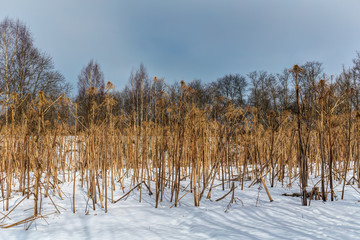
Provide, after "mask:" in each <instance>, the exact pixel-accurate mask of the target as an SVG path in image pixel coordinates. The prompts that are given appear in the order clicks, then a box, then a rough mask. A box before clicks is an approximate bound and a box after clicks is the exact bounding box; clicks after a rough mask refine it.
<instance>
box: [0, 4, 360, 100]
mask: <svg viewBox="0 0 360 240" xmlns="http://www.w3.org/2000/svg"><path fill="white" fill-rule="evenodd" d="M0 6H1V7H0V21H1V20H2V19H4V18H5V17H10V18H13V19H20V20H21V21H23V22H24V23H25V24H26V25H27V26H28V27H29V29H30V30H31V32H32V36H33V38H34V43H35V46H36V47H38V48H39V49H41V50H42V51H44V52H46V53H48V54H49V55H50V56H51V57H52V58H53V60H54V63H55V67H56V69H57V70H59V71H60V72H61V73H62V74H63V75H64V76H65V78H66V80H67V81H68V82H70V83H71V84H72V85H73V87H74V90H73V93H75V92H76V83H77V77H78V75H79V73H80V71H81V69H82V68H83V67H84V66H86V65H87V63H88V62H89V61H90V60H91V59H95V60H96V61H97V62H98V63H99V64H100V66H101V69H102V70H103V72H104V75H105V81H111V82H112V83H113V84H114V85H115V87H116V88H117V89H118V90H121V89H122V88H123V87H124V86H125V85H126V84H127V83H128V79H129V76H130V73H131V71H135V70H136V69H137V68H138V67H139V65H140V64H141V63H143V64H144V65H145V67H146V68H147V70H148V73H149V76H150V77H151V78H152V77H154V76H157V77H160V78H164V79H165V81H166V82H168V83H173V82H175V81H180V80H185V81H186V82H190V81H192V80H193V79H201V80H202V81H203V82H205V83H206V82H211V81H215V80H216V79H218V78H219V77H222V76H223V75H225V74H228V73H239V74H243V75H246V74H247V73H249V72H251V71H254V70H264V71H268V72H270V73H279V72H281V71H282V70H283V69H284V68H286V67H288V68H289V67H291V66H293V65H294V64H304V63H305V62H306V61H319V62H322V63H323V67H324V71H325V72H326V73H327V74H328V75H336V74H338V73H340V72H341V70H342V68H343V66H345V67H349V66H351V65H352V59H353V58H355V57H356V51H360V29H359V28H360V25H359V23H360V14H359V13H358V12H359V9H360V1H358V0H346V1H338V0H271V1H269V0H221V1H220V0H62V1H60V0H58V1H55V0H53V1H49V0H32V1H29V0H11V1H9V0H0Z"/></svg>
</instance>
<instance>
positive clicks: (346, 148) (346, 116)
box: [0, 82, 360, 227]
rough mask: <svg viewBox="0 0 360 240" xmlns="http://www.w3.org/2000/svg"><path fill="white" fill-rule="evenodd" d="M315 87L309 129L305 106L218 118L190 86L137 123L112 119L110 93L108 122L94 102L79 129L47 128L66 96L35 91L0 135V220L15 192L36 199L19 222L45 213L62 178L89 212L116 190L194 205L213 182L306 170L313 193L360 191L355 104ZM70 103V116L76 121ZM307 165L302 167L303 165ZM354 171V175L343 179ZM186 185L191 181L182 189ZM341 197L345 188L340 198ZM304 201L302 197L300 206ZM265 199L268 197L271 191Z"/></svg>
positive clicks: (228, 185) (288, 180) (236, 111)
mask: <svg viewBox="0 0 360 240" xmlns="http://www.w3.org/2000/svg"><path fill="white" fill-rule="evenodd" d="M316 89H317V94H318V105H317V106H318V109H316V112H317V113H318V115H317V116H310V117H311V118H312V119H311V121H312V123H313V124H312V126H309V124H307V123H308V122H309V121H310V120H309V119H305V118H306V117H307V116H306V113H305V112H301V116H299V117H300V118H301V119H300V121H301V124H299V125H298V122H297V118H296V116H295V115H293V114H291V113H289V112H286V111H283V112H280V113H276V112H269V113H268V115H267V116H266V117H265V118H260V117H259V111H258V110H257V109H255V108H249V107H248V108H246V109H241V108H235V107H234V106H233V105H231V104H228V105H227V108H226V112H225V114H223V116H222V120H221V121H219V120H214V118H213V117H211V116H210V111H209V109H206V108H205V109H203V110H201V109H198V108H197V107H196V106H195V105H194V104H193V103H192V102H191V98H190V97H189V95H190V94H191V89H189V88H188V87H187V86H186V84H183V86H182V93H181V98H180V100H179V101H178V102H176V103H170V104H169V102H168V100H167V98H166V96H163V97H161V98H156V100H155V104H154V106H153V111H154V116H153V119H151V120H150V119H141V120H142V121H141V122H140V121H137V119H138V118H139V117H140V116H137V115H136V113H134V115H133V116H125V115H123V116H120V117H119V116H114V115H113V114H112V112H111V106H112V104H113V100H112V99H111V98H110V97H109V96H107V97H106V99H105V102H104V103H103V106H104V107H105V109H106V117H105V120H103V121H96V115H97V114H98V108H99V106H97V105H96V104H93V106H92V112H91V119H92V120H91V122H90V125H89V126H88V127H84V126H82V125H81V121H80V119H78V120H79V121H75V125H74V126H73V127H69V126H68V125H67V124H64V123H63V121H61V119H60V117H59V116H58V118H57V120H56V121H57V123H56V124H55V126H56V127H49V126H48V122H46V121H45V120H44V114H45V113H46V109H47V108H48V107H49V106H50V105H51V106H53V107H54V106H55V107H57V108H61V107H62V105H68V104H70V102H69V101H68V100H67V99H65V98H59V99H58V100H57V101H56V102H53V103H49V102H47V100H46V98H45V96H44V95H43V94H40V95H39V96H40V97H39V98H38V99H37V101H36V102H34V103H33V108H29V110H28V112H27V115H24V116H23V117H22V122H21V124H15V121H9V123H8V124H7V126H6V125H5V126H4V127H3V129H2V132H1V142H0V148H1V153H2V154H1V156H0V180H1V182H0V188H1V200H2V201H1V202H2V204H3V211H4V212H3V216H0V217H1V220H6V218H7V215H8V214H9V213H10V212H11V211H12V210H14V209H15V208H16V206H15V207H14V208H13V209H10V208H9V200H10V199H11V198H12V197H13V196H14V194H15V193H19V192H20V193H22V195H23V199H22V200H27V199H30V200H27V201H34V212H33V216H32V217H30V218H27V219H25V220H23V221H21V222H19V223H18V224H20V223H24V222H27V221H30V220H32V219H35V218H36V217H37V216H39V215H41V206H40V205H41V200H42V199H43V198H50V199H51V198H52V197H53V196H54V195H58V196H59V197H60V198H62V197H63V196H62V192H61V189H60V187H59V184H60V183H62V182H73V187H74V192H73V202H74V203H75V202H76V198H75V184H81V186H82V187H83V188H84V189H86V192H87V194H88V197H89V199H90V203H91V207H92V208H93V209H95V208H96V206H97V204H98V203H100V206H101V208H104V211H105V212H107V207H108V205H109V204H111V203H112V204H114V203H116V202H118V201H119V200H120V199H114V192H115V191H121V192H123V194H124V195H126V194H127V193H128V192H129V190H130V189H131V190H133V191H140V193H141V194H140V199H139V201H141V198H142V194H152V193H154V194H155V207H158V206H159V203H160V202H161V201H163V199H164V194H165V191H164V190H165V189H169V190H170V193H171V195H170V201H171V202H172V203H173V206H175V207H177V206H179V202H180V200H181V198H182V197H183V196H184V195H185V194H191V195H193V199H194V206H199V205H200V203H201V199H203V198H211V197H212V195H211V191H212V188H213V187H214V184H215V180H220V181H221V186H222V189H223V190H226V192H228V191H229V190H232V191H234V190H235V188H234V185H235V186H238V189H241V190H242V189H243V188H244V182H245V181H251V184H250V186H252V185H253V184H254V183H256V182H257V181H259V182H261V183H262V184H264V185H265V180H269V182H267V183H268V186H267V187H273V186H274V185H275V184H276V182H280V183H281V185H282V186H291V185H292V184H293V183H294V181H295V180H297V179H299V178H300V177H302V179H305V181H307V179H308V177H309V176H310V175H311V176H315V177H316V176H320V181H319V182H316V183H314V184H312V183H311V184H310V183H309V182H307V183H306V184H307V185H306V186H304V187H308V189H313V188H314V189H316V188H317V189H320V193H319V194H318V193H316V192H315V191H313V192H311V194H317V197H321V198H322V200H324V201H326V200H327V199H328V197H329V196H330V199H331V200H334V198H335V193H334V191H333V189H334V187H335V185H336V184H343V185H344V186H345V184H346V183H348V182H349V181H351V182H353V183H354V182H356V184H358V186H357V187H360V181H359V179H360V178H359V176H360V161H359V156H360V155H359V154H360V131H359V127H360V115H359V113H358V112H356V111H354V110H351V108H349V110H348V111H347V112H343V113H336V110H337V107H338V105H339V104H340V103H343V102H345V101H346V99H347V96H345V95H344V96H337V97H336V96H334V94H332V93H331V92H332V89H331V86H327V85H326V84H325V82H321V83H320V84H319V86H317V88H316ZM154 94H156V93H154ZM12 97H14V98H16V96H12ZM14 102H16V101H14ZM165 106H166V107H165ZM11 107H12V108H15V107H16V105H13V106H11ZM74 109H75V111H74V112H72V114H73V117H75V119H77V118H78V116H77V111H76V107H74ZM299 111H300V109H299ZM14 112H15V111H12V113H13V115H12V116H11V119H13V120H14V118H15V116H14ZM308 117H309V116H308ZM263 119H265V120H266V122H264V121H263ZM138 122H140V124H137V123H138ZM34 126H36V127H35V129H34ZM299 126H300V128H299ZM298 133H299V134H300V135H298ZM299 140H301V141H302V142H300V143H299ZM299 148H302V150H301V151H303V153H301V152H300V149H299ZM300 154H303V155H302V156H301V157H299V155H300ZM305 158H306V162H305V163H303V162H302V161H303V160H304V159H305ZM303 164H305V171H304V169H302V168H301V167H300V166H304V165H303ZM350 170H351V171H353V177H352V178H351V179H349V178H348V177H347V174H348V173H349V171H350ZM301 174H303V175H301ZM304 175H305V176H304ZM125 178H131V186H130V189H127V188H126V189H125V184H124V179H125ZM76 179H77V180H78V182H76V181H75V180H76ZM185 181H189V182H190V185H189V186H188V187H187V188H186V189H184V185H185V184H183V183H184V182H185ZM14 183H17V184H16V185H15V184H14ZM119 183H120V185H119ZM118 186H121V187H120V189H118ZM154 186H155V187H154ZM265 187H266V185H265ZM266 190H268V189H266ZM226 192H224V194H225V193H226ZM344 194H345V192H344V188H343V192H342V196H341V198H343V196H344ZM307 197H308V196H306V195H305V197H304V195H303V198H305V199H303V203H304V201H305V203H306V202H307ZM269 199H270V200H271V201H272V199H271V196H270V194H269ZM75 206H76V205H75V204H73V209H72V210H73V211H74V212H76V209H75ZM7 227H9V226H7Z"/></svg>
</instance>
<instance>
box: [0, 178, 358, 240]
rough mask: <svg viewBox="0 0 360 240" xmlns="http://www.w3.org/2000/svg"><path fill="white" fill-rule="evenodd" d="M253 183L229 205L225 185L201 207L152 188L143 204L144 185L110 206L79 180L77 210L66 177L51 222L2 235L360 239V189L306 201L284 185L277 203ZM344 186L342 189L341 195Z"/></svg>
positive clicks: (22, 214)
mask: <svg viewBox="0 0 360 240" xmlns="http://www.w3.org/2000/svg"><path fill="white" fill-rule="evenodd" d="M248 184H250V182H247V184H246V186H245V187H244V190H243V191H241V190H240V187H238V188H236V189H235V199H236V203H233V204H229V202H230V199H231V194H229V195H228V196H227V197H226V198H224V199H223V200H221V201H218V202H217V201H215V199H218V198H220V197H222V196H223V195H224V194H225V193H227V192H228V190H225V191H222V190H221V187H218V188H216V189H214V190H213V192H212V199H211V200H209V199H205V198H203V199H202V201H201V204H200V207H194V204H193V196H192V194H191V193H189V194H187V195H186V196H185V197H184V198H183V199H182V200H181V201H180V203H181V206H179V207H177V208H175V207H173V208H170V206H171V205H172V203H170V201H169V196H170V192H169V190H168V192H167V193H166V194H165V195H164V200H163V202H162V203H161V204H160V206H159V208H158V209H156V208H155V194H154V195H151V196H149V195H148V194H147V191H146V189H145V188H144V189H143V195H142V202H141V203H140V202H139V191H133V192H131V193H130V194H129V196H128V197H127V198H124V199H123V200H121V201H119V202H117V203H115V204H112V203H110V202H109V204H108V213H105V212H104V209H101V208H100V205H99V204H98V205H97V206H96V207H97V208H96V210H95V211H93V210H92V208H91V200H90V201H89V202H88V198H87V194H86V192H85V191H84V189H81V188H80V186H77V188H76V213H75V214H74V213H72V190H73V189H72V183H64V184H62V185H61V189H62V191H63V193H64V196H63V197H64V200H61V199H60V198H59V197H58V196H55V197H53V200H54V202H55V203H56V205H57V206H58V209H59V211H60V212H61V213H60V214H59V213H56V214H51V215H48V216H47V217H46V218H45V220H46V221H45V220H44V219H37V220H36V221H35V222H33V223H32V224H31V226H30V228H29V230H27V231H25V228H26V227H28V226H29V224H25V225H19V226H14V227H11V228H8V229H1V230H0V232H1V234H0V239H6V240H10V239H21V240H23V239H360V224H359V223H360V202H359V201H358V200H359V199H360V194H359V193H358V192H357V191H356V190H355V189H354V188H352V187H351V186H346V192H345V199H344V200H337V201H334V202H325V203H324V202H322V201H315V200H312V201H311V205H310V206H307V207H303V206H301V203H300V199H299V198H297V197H287V196H282V194H283V193H285V192H286V193H293V192H298V191H299V188H298V186H296V185H294V187H293V188H292V189H288V188H282V187H281V186H280V184H278V185H277V186H276V187H274V188H269V190H270V193H271V196H272V198H273V199H274V201H273V202H271V203H270V202H269V200H268V197H267V195H266V192H265V190H264V188H263V187H261V186H260V185H259V184H256V185H254V186H252V187H251V188H248V187H247V185H248ZM127 186H128V187H129V184H128V185H127ZM340 189H341V186H338V187H337V189H336V191H337V192H336V193H337V195H338V198H339V197H340V196H341V193H340V192H339V191H340ZM126 191H127V190H126ZM126 191H125V192H126ZM115 193H116V197H114V199H118V198H119V197H121V196H122V195H123V193H122V191H120V190H117V191H116V192H115ZM18 196H19V198H16V197H15V198H13V199H12V202H11V207H13V206H15V205H16V203H18V202H19V201H20V200H21V195H18ZM87 202H88V203H89V205H88V206H87ZM32 207H33V201H32V200H25V201H23V202H22V203H21V204H20V205H19V206H18V207H17V208H16V209H15V210H14V212H12V213H11V214H10V215H9V217H10V218H11V220H10V219H6V220H5V221H3V224H4V223H6V224H9V223H12V222H16V221H20V220H22V219H25V218H27V217H29V216H31V215H32V212H33V209H32ZM42 207H43V209H42V214H43V215H46V214H49V213H53V212H55V211H56V209H55V207H54V206H53V204H52V203H51V202H50V200H49V198H46V199H43V202H42ZM86 209H88V213H86ZM2 213H3V214H6V213H7V212H4V211H2Z"/></svg>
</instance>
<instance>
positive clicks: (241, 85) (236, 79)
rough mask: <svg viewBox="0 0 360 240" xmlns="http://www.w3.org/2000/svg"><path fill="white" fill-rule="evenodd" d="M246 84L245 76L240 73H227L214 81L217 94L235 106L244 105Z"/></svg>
mask: <svg viewBox="0 0 360 240" xmlns="http://www.w3.org/2000/svg"><path fill="white" fill-rule="evenodd" d="M246 86H247V82H246V78H245V77H244V76H242V75H240V74H227V75H225V76H223V77H222V78H219V79H218V80H217V82H216V88H217V91H218V94H219V95H220V96H223V97H226V98H227V99H229V100H230V101H231V102H232V103H233V104H235V105H236V106H243V105H244V103H245V100H244V95H245V91H246Z"/></svg>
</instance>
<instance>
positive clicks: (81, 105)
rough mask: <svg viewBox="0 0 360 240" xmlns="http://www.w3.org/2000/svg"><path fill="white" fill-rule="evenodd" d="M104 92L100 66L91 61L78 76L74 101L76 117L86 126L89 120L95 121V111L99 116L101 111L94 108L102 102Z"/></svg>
mask: <svg viewBox="0 0 360 240" xmlns="http://www.w3.org/2000/svg"><path fill="white" fill-rule="evenodd" d="M104 91H105V81H104V74H103V72H102V71H101V68H100V65H99V64H98V63H97V62H95V61H94V60H91V61H90V62H89V63H88V64H87V66H86V67H84V68H83V69H82V70H81V73H80V75H79V76H78V95H77V97H76V100H75V102H76V103H77V104H78V115H79V116H80V117H81V118H82V120H83V123H84V124H85V125H86V126H88V125H89V124H90V122H91V120H93V121H95V120H96V119H95V115H96V114H95V110H96V112H97V113H99V112H100V114H101V110H99V109H96V108H97V107H98V106H99V105H100V104H101V103H102V102H103V101H104V98H105V94H104ZM96 116H98V114H97V115H96Z"/></svg>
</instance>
